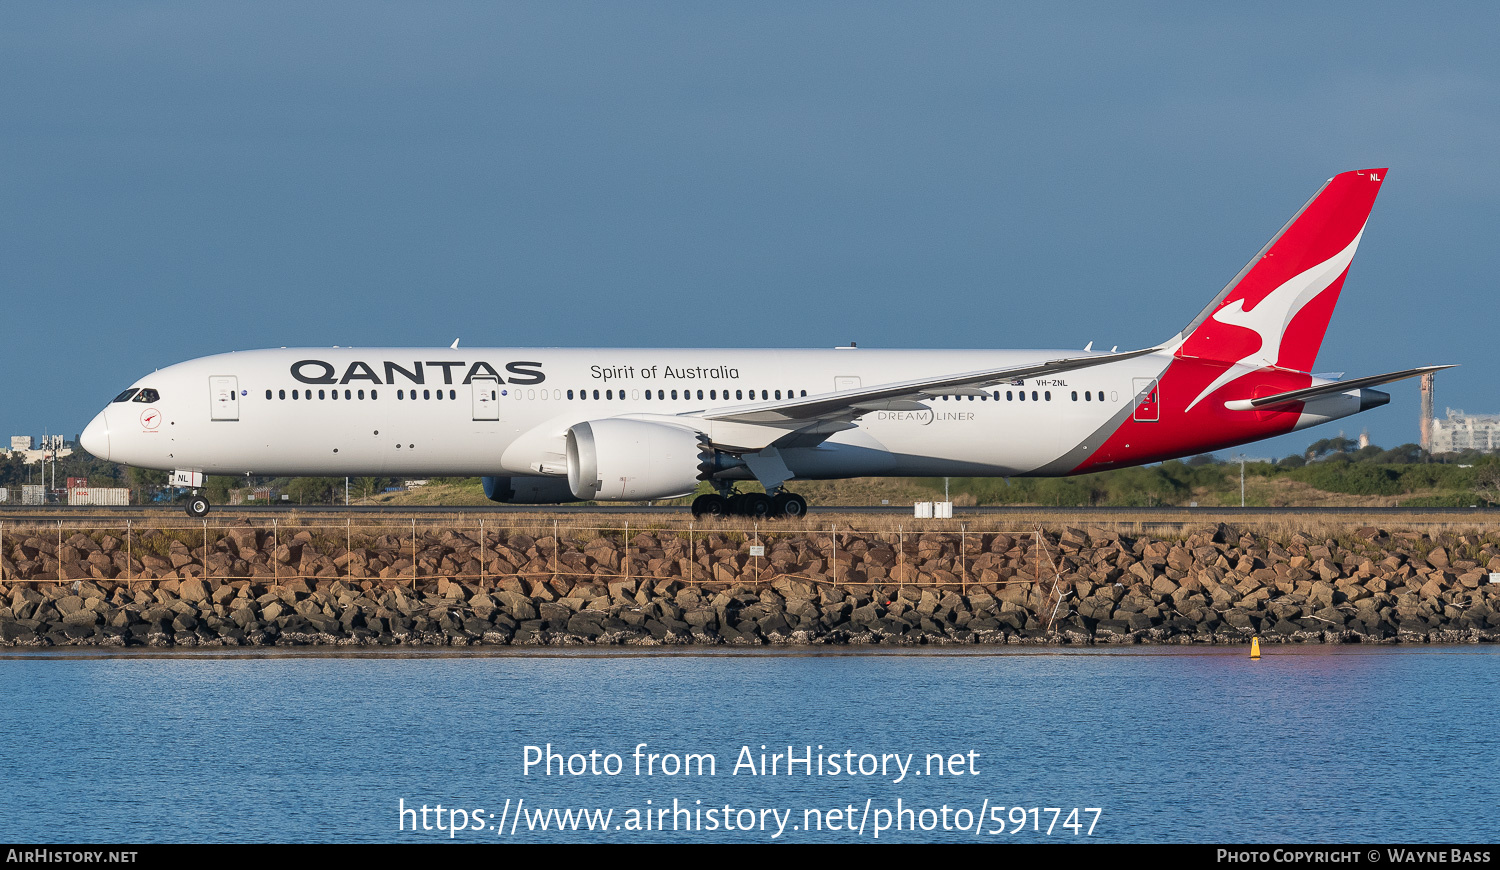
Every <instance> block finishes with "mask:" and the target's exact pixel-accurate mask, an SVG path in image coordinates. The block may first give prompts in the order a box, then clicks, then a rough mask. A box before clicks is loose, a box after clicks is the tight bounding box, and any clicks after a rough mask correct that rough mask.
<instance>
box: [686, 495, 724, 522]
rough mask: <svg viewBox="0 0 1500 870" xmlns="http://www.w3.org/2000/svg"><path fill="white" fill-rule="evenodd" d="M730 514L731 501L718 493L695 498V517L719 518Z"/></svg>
mask: <svg viewBox="0 0 1500 870" xmlns="http://www.w3.org/2000/svg"><path fill="white" fill-rule="evenodd" d="M728 515H729V501H728V500H727V499H725V498H724V496H722V495H718V494H717V493H709V494H707V495H700V496H698V497H697V498H695V499H693V518H694V519H698V518H700V517H713V518H714V519H719V518H720V517H726V516H728Z"/></svg>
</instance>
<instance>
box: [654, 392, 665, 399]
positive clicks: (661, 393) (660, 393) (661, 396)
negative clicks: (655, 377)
mask: <svg viewBox="0 0 1500 870" xmlns="http://www.w3.org/2000/svg"><path fill="white" fill-rule="evenodd" d="M666 397H667V391H666V390H657V391H656V398H657V399H658V400H660V399H665V398H666Z"/></svg>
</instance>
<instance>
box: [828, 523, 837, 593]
mask: <svg viewBox="0 0 1500 870" xmlns="http://www.w3.org/2000/svg"><path fill="white" fill-rule="evenodd" d="M838 530H839V527H838V526H836V525H834V524H833V523H829V524H828V546H829V547H830V552H832V553H833V556H832V558H830V559H829V560H828V579H829V580H831V581H833V588H834V589H837V588H839V531H838Z"/></svg>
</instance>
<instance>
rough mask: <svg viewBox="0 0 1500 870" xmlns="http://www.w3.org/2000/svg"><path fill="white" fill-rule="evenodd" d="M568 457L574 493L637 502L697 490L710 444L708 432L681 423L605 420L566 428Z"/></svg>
mask: <svg viewBox="0 0 1500 870" xmlns="http://www.w3.org/2000/svg"><path fill="white" fill-rule="evenodd" d="M567 456H568V488H569V489H570V490H572V493H573V496H574V497H576V498H579V499H585V500H587V499H600V500H603V501H637V500H646V499H658V498H676V497H677V496H682V495H687V494H689V493H691V492H692V491H693V490H694V489H697V487H698V481H699V480H704V479H707V473H705V468H708V467H711V465H712V459H713V457H714V448H713V447H712V445H710V444H709V440H708V436H706V435H704V434H703V433H701V432H697V431H695V430H693V429H689V428H686V427H684V426H673V425H671V424H667V423H650V422H646V421H644V420H620V419H608V420H590V421H589V422H587V423H579V424H577V425H576V426H573V427H571V428H570V429H568V434H567ZM704 463H707V465H705V466H703V467H700V466H701V465H703V464H704Z"/></svg>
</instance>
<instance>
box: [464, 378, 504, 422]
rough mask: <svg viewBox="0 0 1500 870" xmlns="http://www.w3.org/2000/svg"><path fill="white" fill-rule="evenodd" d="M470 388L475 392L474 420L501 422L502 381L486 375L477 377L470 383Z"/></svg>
mask: <svg viewBox="0 0 1500 870" xmlns="http://www.w3.org/2000/svg"><path fill="white" fill-rule="evenodd" d="M469 388H470V389H471V390H473V394H474V419H475V420H499V419H500V380H499V379H498V378H492V377H487V376H485V375H477V376H475V378H474V380H473V381H471V382H470V384H469Z"/></svg>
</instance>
